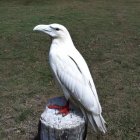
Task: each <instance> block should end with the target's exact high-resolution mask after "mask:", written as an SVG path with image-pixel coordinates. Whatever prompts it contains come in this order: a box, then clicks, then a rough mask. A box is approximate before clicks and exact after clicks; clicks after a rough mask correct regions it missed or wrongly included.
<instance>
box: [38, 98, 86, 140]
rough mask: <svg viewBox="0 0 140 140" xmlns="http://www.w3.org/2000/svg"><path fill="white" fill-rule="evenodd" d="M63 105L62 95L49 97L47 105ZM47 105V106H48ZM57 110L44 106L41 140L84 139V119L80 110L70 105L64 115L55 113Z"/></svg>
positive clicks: (41, 119)
mask: <svg viewBox="0 0 140 140" xmlns="http://www.w3.org/2000/svg"><path fill="white" fill-rule="evenodd" d="M50 104H51V105H52V104H55V105H60V106H64V105H65V104H66V100H65V98H64V97H56V98H52V99H49V101H48V105H50ZM48 105H47V106H48ZM57 113H58V110H55V109H49V108H48V107H46V109H45V111H44V112H43V113H42V115H41V118H40V121H41V133H40V136H41V140H84V139H85V135H86V124H85V119H84V117H83V115H82V113H81V111H80V110H78V109H77V108H75V106H72V105H70V113H69V114H68V115H66V116H63V115H62V114H57Z"/></svg>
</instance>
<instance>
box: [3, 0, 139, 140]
mask: <svg viewBox="0 0 140 140" xmlns="http://www.w3.org/2000/svg"><path fill="white" fill-rule="evenodd" d="M139 14H140V2H139V0H123V1H122V0H118V1H115V0H107V1H103V0H100V1H98V0H87V1H85V0H76V1H75V0H71V1H70V0H68V1H64V0H63V1H62V2H61V3H60V2H58V1H56V0H48V1H46V0H34V1H33V0H22V1H17V0H13V1H11V0H7V1H4V0H1V1H0V19H1V21H0V25H1V26H0V83H1V85H0V139H2V140H7V139H14V140H18V139H22V140H24V139H32V138H34V137H35V135H36V133H37V124H38V120H39V118H40V114H41V113H42V112H43V110H44V108H45V105H46V102H47V99H48V98H50V97H53V96H58V90H57V87H54V84H53V78H52V74H51V72H50V68H49V65H48V51H49V46H50V39H49V38H48V37H47V36H45V35H44V34H39V33H38V34H37V33H34V32H33V31H32V29H33V27H34V26H36V25H37V24H41V23H43V24H48V23H54V22H56V23H60V24H63V25H65V26H66V27H67V28H68V29H69V31H70V33H71V36H72V38H73V41H74V43H75V45H76V47H77V49H78V50H79V51H80V52H81V53H82V55H83V56H84V58H85V59H86V61H87V63H88V65H89V67H90V70H91V73H92V75H93V78H94V82H95V84H96V87H97V91H98V95H99V97H100V102H101V104H102V107H103V116H104V118H105V120H106V121H107V124H108V133H107V134H106V135H105V136H100V139H101V140H114V139H115V140H116V139H117V140H122V139H124V140H136V139H139V137H140V136H139V135H140V127H139V123H140V122H139V116H140V111H139V105H140V104H139V99H140V98H139V96H140V95H139V93H140V88H139V87H140V18H139ZM59 95H60V94H59ZM88 139H89V140H92V139H96V136H95V134H93V133H92V132H91V131H90V130H89V132H88Z"/></svg>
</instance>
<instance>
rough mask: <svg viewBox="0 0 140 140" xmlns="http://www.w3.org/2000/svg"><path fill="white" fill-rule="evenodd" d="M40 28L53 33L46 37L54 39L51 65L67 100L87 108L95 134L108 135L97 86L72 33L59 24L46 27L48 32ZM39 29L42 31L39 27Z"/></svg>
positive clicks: (51, 49) (50, 54) (50, 53)
mask: <svg viewBox="0 0 140 140" xmlns="http://www.w3.org/2000/svg"><path fill="white" fill-rule="evenodd" d="M40 26H41V27H40V28H41V30H43V32H45V31H49V32H46V33H47V34H49V35H50V36H52V37H53V40H52V44H51V48H50V52H49V62H50V66H51V68H52V71H53V73H54V75H55V77H56V79H57V80H58V82H59V84H60V86H61V88H62V90H63V92H64V95H65V97H66V98H67V99H69V100H74V101H75V102H76V103H77V105H78V106H79V107H80V108H81V107H83V108H84V111H85V114H87V117H88V119H89V121H90V123H91V124H92V126H93V128H94V130H95V131H98V130H100V131H102V132H104V133H105V132H106V127H105V121H104V119H103V117H102V115H101V113H102V109H101V106H100V103H99V99H98V95H97V92H96V88H95V85H94V82H93V80H92V77H91V74H90V71H89V68H88V66H87V64H86V62H85V60H84V58H83V57H82V55H81V54H80V53H79V52H78V50H77V49H76V48H75V46H74V44H73V42H72V39H71V37H70V35H69V32H68V31H67V29H66V28H65V27H64V26H62V25H59V24H51V25H46V28H45V27H44V26H45V25H40ZM50 27H51V28H54V29H55V28H59V29H60V31H58V32H57V31H55V30H53V29H51V28H50ZM35 28H37V29H38V28H39V25H38V26H37V27H35ZM40 28H39V29H38V30H40ZM42 28H43V29H42ZM44 28H45V29H46V30H45V31H44ZM37 29H36V30H37Z"/></svg>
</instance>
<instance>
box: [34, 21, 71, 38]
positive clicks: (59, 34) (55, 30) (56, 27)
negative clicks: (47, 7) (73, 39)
mask: <svg viewBox="0 0 140 140" xmlns="http://www.w3.org/2000/svg"><path fill="white" fill-rule="evenodd" d="M33 30H34V31H41V32H44V33H46V34H48V35H49V36H51V37H52V38H65V37H68V36H69V32H68V30H67V29H66V28H65V27H64V26H63V25H60V24H56V23H54V24H49V25H42V24H40V25H37V26H35V27H34V29H33Z"/></svg>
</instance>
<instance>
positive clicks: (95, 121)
mask: <svg viewBox="0 0 140 140" xmlns="http://www.w3.org/2000/svg"><path fill="white" fill-rule="evenodd" d="M87 117H88V120H89V122H90V123H91V125H92V127H93V129H94V131H95V132H99V131H101V132H103V133H106V131H107V130H106V126H105V124H106V122H105V120H104V118H103V117H102V115H101V114H100V115H94V114H92V113H88V114H87Z"/></svg>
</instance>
